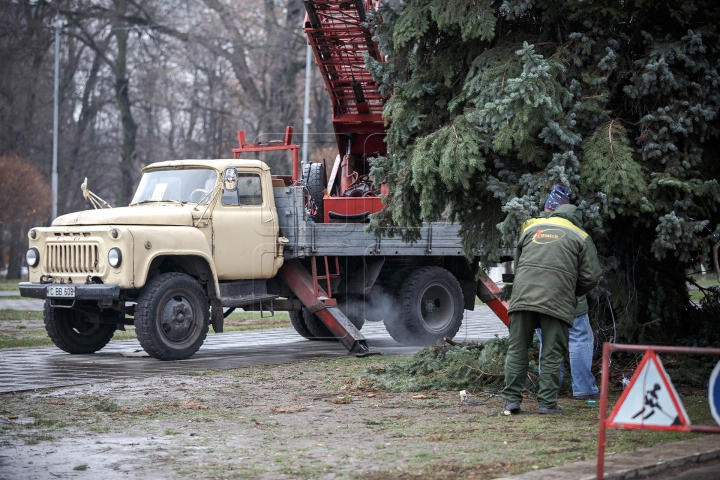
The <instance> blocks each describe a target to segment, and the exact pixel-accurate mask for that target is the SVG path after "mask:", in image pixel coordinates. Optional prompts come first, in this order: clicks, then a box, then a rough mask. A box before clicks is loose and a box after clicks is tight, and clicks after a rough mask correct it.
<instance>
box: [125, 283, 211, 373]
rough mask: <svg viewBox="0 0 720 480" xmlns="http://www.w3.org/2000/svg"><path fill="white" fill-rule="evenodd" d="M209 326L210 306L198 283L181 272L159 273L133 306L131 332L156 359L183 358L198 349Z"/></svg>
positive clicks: (146, 286)
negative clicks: (133, 315)
mask: <svg viewBox="0 0 720 480" xmlns="http://www.w3.org/2000/svg"><path fill="white" fill-rule="evenodd" d="M209 325H210V305H209V303H208V299H207V296H206V295H205V292H204V291H203V289H202V287H201V286H200V284H199V283H198V282H197V281H196V280H195V279H194V278H192V277H191V276H189V275H185V274H184V273H175V272H171V273H163V274H161V275H158V276H156V277H154V278H153V279H151V280H150V281H149V282H148V283H147V285H145V287H144V288H143V290H142V292H141V293H140V296H139V297H138V302H137V305H136V306H135V332H136V333H137V336H138V340H139V341H140V345H142V347H143V349H144V350H145V351H146V352H147V353H148V354H149V355H150V356H152V357H155V358H157V359H159V360H183V359H185V358H188V357H190V356H192V355H193V354H194V353H195V352H197V351H198V349H199V348H200V346H201V345H202V344H203V342H204V341H205V337H206V336H207V332H208V328H209Z"/></svg>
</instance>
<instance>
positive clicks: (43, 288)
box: [20, 282, 120, 300]
mask: <svg viewBox="0 0 720 480" xmlns="http://www.w3.org/2000/svg"><path fill="white" fill-rule="evenodd" d="M49 285H52V286H57V285H58V284H56V283H31V282H20V295H21V296H23V297H31V298H41V299H43V300H44V299H46V298H48V297H47V287H48V286H49ZM67 285H68V286H74V287H75V297H73V298H71V299H70V300H72V299H75V300H118V299H119V298H120V286H119V285H104V284H95V283H91V284H79V283H75V284H67ZM51 298H52V297H51ZM64 300H68V299H67V298H64Z"/></svg>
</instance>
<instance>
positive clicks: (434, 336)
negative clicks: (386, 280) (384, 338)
mask: <svg viewBox="0 0 720 480" xmlns="http://www.w3.org/2000/svg"><path fill="white" fill-rule="evenodd" d="M396 296H397V299H398V307H399V313H398V315H397V317H395V318H394V319H391V320H387V319H386V321H385V328H387V331H388V333H390V336H392V337H393V339H395V341H397V342H399V343H402V344H405V345H432V344H434V343H435V342H437V341H439V340H442V339H443V337H449V338H452V337H454V336H455V334H456V333H457V332H458V330H459V329H460V325H462V321H463V313H464V303H465V302H464V301H463V295H462V289H461V288H460V283H458V281H457V279H456V278H455V277H454V276H453V274H451V273H450V272H449V271H447V270H445V269H444V268H440V267H422V268H419V269H417V270H415V271H414V272H412V273H411V274H410V275H408V277H407V278H406V279H405V281H404V282H403V284H402V287H401V288H400V290H399V292H398V293H397V295H396Z"/></svg>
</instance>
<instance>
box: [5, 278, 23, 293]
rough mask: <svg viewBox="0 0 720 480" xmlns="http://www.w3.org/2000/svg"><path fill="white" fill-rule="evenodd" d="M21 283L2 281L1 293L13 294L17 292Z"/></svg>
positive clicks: (17, 281)
mask: <svg viewBox="0 0 720 480" xmlns="http://www.w3.org/2000/svg"><path fill="white" fill-rule="evenodd" d="M19 283H20V280H0V292H8V291H10V292H12V291H13V290H17V289H18V288H20V287H18V284H19Z"/></svg>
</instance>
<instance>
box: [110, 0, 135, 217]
mask: <svg viewBox="0 0 720 480" xmlns="http://www.w3.org/2000/svg"><path fill="white" fill-rule="evenodd" d="M115 7H116V9H117V14H118V18H119V19H120V18H122V17H124V16H125V14H126V12H127V2H126V1H125V0H116V1H115ZM115 28H116V30H115V38H116V39H117V49H118V50H117V57H116V59H115V97H116V98H117V104H118V110H119V111H120V123H121V126H122V136H123V138H122V148H121V150H120V195H119V197H118V205H125V204H127V203H129V202H130V200H131V199H132V195H133V190H134V187H135V185H134V182H133V174H134V172H135V139H136V135H137V124H136V123H135V119H133V115H132V110H131V106H132V103H131V102H130V92H129V91H128V90H129V87H130V79H129V78H128V76H127V41H128V35H129V32H130V31H129V30H128V28H127V24H126V23H125V22H123V21H121V20H119V21H118V22H116V27H115Z"/></svg>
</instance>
